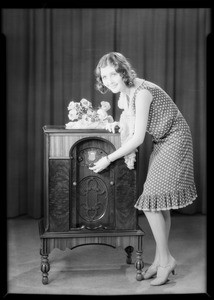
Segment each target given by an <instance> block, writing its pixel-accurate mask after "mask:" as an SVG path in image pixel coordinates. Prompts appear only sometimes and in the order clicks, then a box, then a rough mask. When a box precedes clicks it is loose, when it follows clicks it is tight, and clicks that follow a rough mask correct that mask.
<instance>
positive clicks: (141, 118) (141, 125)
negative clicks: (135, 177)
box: [90, 89, 152, 173]
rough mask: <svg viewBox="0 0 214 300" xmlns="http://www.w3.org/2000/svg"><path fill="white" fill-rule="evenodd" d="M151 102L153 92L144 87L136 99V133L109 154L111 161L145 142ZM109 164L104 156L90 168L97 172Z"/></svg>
mask: <svg viewBox="0 0 214 300" xmlns="http://www.w3.org/2000/svg"><path fill="white" fill-rule="evenodd" d="M151 102H152V94H151V93H150V92H149V91H148V90H146V89H143V90H141V91H139V92H138V94H137V96H136V99H135V108H136V117H135V131H134V134H133V136H132V138H130V140H129V141H128V142H127V143H125V144H124V145H122V146H121V147H120V148H119V149H117V150H116V151H114V152H112V153H111V154H109V155H108V157H109V160H110V161H111V162H113V161H114V160H116V159H119V158H121V157H123V156H125V155H127V154H129V153H131V152H132V151H133V150H134V149H136V148H137V147H138V146H140V145H141V144H142V143H143V141H144V138H145V134H146V127H147V122H148V117H149V109H150V104H151ZM109 164H110V163H109V162H108V160H107V159H106V158H105V157H103V158H101V159H100V160H99V161H97V162H96V163H95V164H94V166H93V167H91V168H90V170H93V171H94V172H96V173H97V172H100V171H102V170H103V169H105V168H106V167H107V166H108V165H109Z"/></svg>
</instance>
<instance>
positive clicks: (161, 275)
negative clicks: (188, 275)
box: [150, 259, 177, 285]
mask: <svg viewBox="0 0 214 300" xmlns="http://www.w3.org/2000/svg"><path fill="white" fill-rule="evenodd" d="M176 267H177V263H176V261H175V259H173V261H172V263H171V264H169V265H166V266H160V265H159V266H158V270H157V277H156V278H155V279H154V280H152V281H151V282H150V284H151V285H162V284H165V283H166V282H167V281H168V277H169V275H170V273H172V274H173V275H175V274H176V272H175V269H176Z"/></svg>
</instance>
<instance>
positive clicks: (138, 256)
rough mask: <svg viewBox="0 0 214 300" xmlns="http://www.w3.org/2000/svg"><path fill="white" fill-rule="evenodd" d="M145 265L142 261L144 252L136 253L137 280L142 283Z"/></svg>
mask: <svg viewBox="0 0 214 300" xmlns="http://www.w3.org/2000/svg"><path fill="white" fill-rule="evenodd" d="M143 266H144V263H143V260H142V251H139V250H138V251H136V262H135V267H136V269H137V275H136V279H137V280H138V281H141V280H142V279H143V274H142V269H143Z"/></svg>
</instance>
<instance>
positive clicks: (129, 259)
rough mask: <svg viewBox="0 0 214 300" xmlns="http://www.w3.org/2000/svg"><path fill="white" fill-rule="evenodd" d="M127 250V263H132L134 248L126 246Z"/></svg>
mask: <svg viewBox="0 0 214 300" xmlns="http://www.w3.org/2000/svg"><path fill="white" fill-rule="evenodd" d="M125 251H126V253H127V258H126V263H127V264H131V263H132V252H133V251H134V248H133V247H132V246H128V247H126V248H125Z"/></svg>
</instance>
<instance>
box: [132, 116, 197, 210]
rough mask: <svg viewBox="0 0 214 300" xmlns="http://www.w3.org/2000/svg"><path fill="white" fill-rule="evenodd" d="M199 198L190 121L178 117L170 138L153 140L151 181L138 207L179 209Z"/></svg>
mask: <svg viewBox="0 0 214 300" xmlns="http://www.w3.org/2000/svg"><path fill="white" fill-rule="evenodd" d="M196 197H197V192H196V187H195V183H194V174H193V145H192V137H191V132H190V130H189V126H188V125H187V123H186V121H185V120H184V119H183V118H178V119H177V121H176V123H175V124H174V126H173V128H172V129H171V130H170V132H169V133H168V135H167V136H165V137H163V138H161V139H159V140H155V139H154V140H153V149H152V153H151V156H150V160H149V167H148V173H147V178H146V181H145V183H144V188H143V193H142V194H141V195H140V197H139V198H138V200H137V202H136V204H135V208H137V209H139V210H145V211H159V210H169V209H179V208H182V207H185V206H187V205H189V204H192V203H193V201H194V200H195V199H196Z"/></svg>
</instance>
